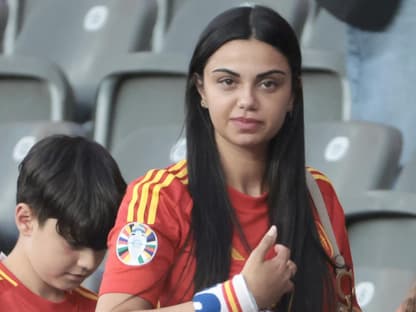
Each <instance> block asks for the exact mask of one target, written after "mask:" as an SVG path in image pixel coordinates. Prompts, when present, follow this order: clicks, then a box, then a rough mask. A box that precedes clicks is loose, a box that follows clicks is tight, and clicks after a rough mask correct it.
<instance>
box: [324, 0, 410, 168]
mask: <svg viewBox="0 0 416 312" xmlns="http://www.w3.org/2000/svg"><path fill="white" fill-rule="evenodd" d="M317 2H318V3H319V4H320V5H321V6H322V7H324V8H325V9H327V10H328V11H329V12H330V13H332V14H333V15H334V16H335V17H337V18H339V19H340V20H342V21H344V22H345V23H346V25H347V34H346V35H347V36H346V38H347V42H346V47H347V51H346V67H347V78H348V81H349V83H350V86H351V100H352V102H351V104H352V106H351V118H352V119H354V120H366V121H373V122H380V123H384V124H387V125H391V126H394V127H396V128H398V129H399V130H400V131H401V132H402V134H403V153H402V158H401V162H402V163H405V162H407V161H408V160H409V158H410V156H411V155H412V154H413V153H416V141H415V140H414V137H415V131H414V126H413V124H414V116H415V115H416V109H415V107H416V106H415V105H414V84H413V77H415V75H416V60H415V58H414V51H415V50H416V39H415V38H416V19H415V16H416V1H414V0H348V1H344V0H317Z"/></svg>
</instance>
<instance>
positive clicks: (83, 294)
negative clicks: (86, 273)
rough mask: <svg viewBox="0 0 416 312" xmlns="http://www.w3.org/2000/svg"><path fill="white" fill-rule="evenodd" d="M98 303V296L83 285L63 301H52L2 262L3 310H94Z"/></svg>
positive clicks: (0, 299)
mask: <svg viewBox="0 0 416 312" xmlns="http://www.w3.org/2000/svg"><path fill="white" fill-rule="evenodd" d="M96 304H97V296H96V295H95V294H94V293H92V292H91V291H89V290H87V289H85V288H81V287H80V288H79V289H76V290H73V291H72V292H69V293H68V294H67V296H66V298H65V300H64V301H62V302H59V303H56V302H50V301H48V300H46V299H44V298H42V297H39V296H37V295H35V294H34V293H32V292H31V291H30V290H29V289H28V288H26V287H25V286H24V285H23V284H21V283H20V281H19V280H18V279H17V278H16V277H15V276H14V275H13V274H12V273H11V272H10V271H9V270H8V269H7V268H6V267H5V266H4V264H3V263H1V262H0V307H1V311H7V312H21V311H25V312H38V311H42V312H56V311H59V312H81V311H82V312H84V311H85V312H89V311H91V312H93V311H95V306H96Z"/></svg>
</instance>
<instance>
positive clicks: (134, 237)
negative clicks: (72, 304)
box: [100, 170, 192, 307]
mask: <svg viewBox="0 0 416 312" xmlns="http://www.w3.org/2000/svg"><path fill="white" fill-rule="evenodd" d="M191 207H192V203H191V200H190V196H189V193H188V191H187V188H186V186H185V185H184V184H183V183H182V182H181V181H180V180H179V179H178V178H177V177H176V176H175V175H174V174H172V173H170V172H169V171H167V170H151V171H149V172H148V173H147V174H146V175H145V176H144V177H142V178H140V179H138V180H136V181H134V182H132V183H131V184H130V185H129V186H128V189H127V192H126V195H125V197H124V199H123V201H122V203H121V206H120V209H119V212H118V215H117V219H116V223H115V225H114V227H113V229H112V230H111V232H110V234H109V236H108V257H107V262H106V267H105V271H104V275H103V280H102V283H101V288H100V294H105V293H126V294H131V295H133V296H138V297H141V298H143V299H145V300H147V301H148V302H150V303H151V304H152V305H153V306H154V307H155V306H156V304H157V301H158V298H159V296H160V294H161V291H162V289H163V286H164V283H165V280H166V278H167V275H168V273H169V269H170V268H171V266H172V264H173V262H174V259H175V257H176V256H177V252H178V250H179V249H180V248H181V247H182V246H183V244H184V242H185V240H186V235H187V233H188V231H189V215H190V208H191Z"/></svg>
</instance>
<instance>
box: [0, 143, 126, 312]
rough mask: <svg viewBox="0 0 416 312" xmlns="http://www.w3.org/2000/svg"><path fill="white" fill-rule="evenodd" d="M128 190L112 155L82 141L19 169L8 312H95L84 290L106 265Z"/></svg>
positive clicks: (50, 146)
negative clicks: (87, 280)
mask: <svg viewBox="0 0 416 312" xmlns="http://www.w3.org/2000/svg"><path fill="white" fill-rule="evenodd" d="M125 189H126V183H125V181H124V179H123V177H122V176H121V173H120V171H119V168H118V166H117V164H116V162H115V161H114V159H113V158H112V157H111V156H110V154H109V153H108V152H107V151H106V150H105V149H104V148H103V147H102V146H100V145H99V144H97V143H95V142H92V141H89V140H88V139H86V138H82V137H69V136H64V135H57V136H50V137H47V138H45V139H43V140H41V141H39V142H38V143H37V144H35V145H34V146H33V147H32V148H31V150H30V151H29V153H28V154H27V156H26V157H25V158H24V159H23V161H22V162H21V164H20V166H19V177H18V180H17V196H16V203H17V204H16V210H15V221H16V225H17V228H18V231H19V237H18V240H17V243H16V245H15V247H14V248H13V250H12V251H11V252H10V254H9V255H8V256H7V257H6V258H5V259H3V260H2V261H1V260H0V307H1V309H2V311H3V310H4V311H9V312H13V311H42V312H48V311H51V312H52V311H54V312H55V311H60V312H67V311H94V310H95V305H96V295H95V294H94V293H92V292H90V291H88V290H86V289H85V288H82V287H80V284H81V283H82V282H83V280H84V279H85V278H86V277H88V276H89V275H90V274H91V273H93V272H94V270H95V269H96V268H97V266H98V265H99V264H100V262H101V261H102V259H103V257H104V254H105V251H106V239H107V234H108V232H109V230H110V229H111V228H112V226H113V224H114V221H115V217H116V214H117V211H118V207H119V204H120V201H121V199H122V197H123V195H124V192H125Z"/></svg>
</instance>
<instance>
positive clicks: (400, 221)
mask: <svg viewBox="0 0 416 312" xmlns="http://www.w3.org/2000/svg"><path fill="white" fill-rule="evenodd" d="M415 199H416V194H411V193H404V192H402V193H397V192H393V191H388V190H387V191H371V192H367V193H363V194H357V195H355V196H353V199H348V200H347V199H346V200H345V201H344V208H345V210H346V212H348V213H347V224H348V225H347V229H348V235H349V241H350V246H351V252H352V256H353V261H354V267H355V277H356V283H355V286H356V293H357V298H358V300H359V303H360V305H361V308H362V309H363V311H366V312H390V311H395V310H396V308H397V307H398V306H399V305H400V303H401V301H402V300H403V298H404V297H405V295H406V294H407V292H408V290H409V289H410V287H411V285H412V284H413V283H414V281H416V261H415V259H416V248H415V241H414V240H415V237H416V201H415Z"/></svg>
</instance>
